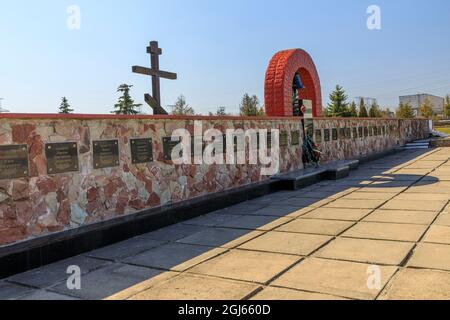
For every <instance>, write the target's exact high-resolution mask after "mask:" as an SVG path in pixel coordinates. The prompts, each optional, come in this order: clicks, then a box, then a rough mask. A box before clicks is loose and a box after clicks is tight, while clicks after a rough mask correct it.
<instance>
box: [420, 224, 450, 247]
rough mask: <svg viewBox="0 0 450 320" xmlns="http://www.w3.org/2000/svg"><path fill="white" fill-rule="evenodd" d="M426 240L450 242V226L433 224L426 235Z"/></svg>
mask: <svg viewBox="0 0 450 320" xmlns="http://www.w3.org/2000/svg"><path fill="white" fill-rule="evenodd" d="M423 241H424V242H431V243H442V244H450V227H447V226H439V225H433V226H431V227H430V230H428V232H427V234H426V235H425V237H424V239H423Z"/></svg>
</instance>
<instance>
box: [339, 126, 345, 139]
mask: <svg viewBox="0 0 450 320" xmlns="http://www.w3.org/2000/svg"><path fill="white" fill-rule="evenodd" d="M339 139H341V140H344V139H345V128H339Z"/></svg>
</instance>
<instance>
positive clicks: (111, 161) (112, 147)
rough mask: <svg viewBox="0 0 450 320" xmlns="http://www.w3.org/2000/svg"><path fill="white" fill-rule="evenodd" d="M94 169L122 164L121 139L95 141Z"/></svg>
mask: <svg viewBox="0 0 450 320" xmlns="http://www.w3.org/2000/svg"><path fill="white" fill-rule="evenodd" d="M93 144H94V148H93V152H94V169H103V168H111V167H117V166H119V165H120V159H119V141H117V140H107V141H94V142H93Z"/></svg>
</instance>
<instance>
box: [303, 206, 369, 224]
mask: <svg viewBox="0 0 450 320" xmlns="http://www.w3.org/2000/svg"><path fill="white" fill-rule="evenodd" d="M370 212H372V210H371V209H339V208H319V209H316V210H314V211H311V212H310V213H307V214H305V215H304V216H302V219H303V218H305V219H324V220H342V221H359V220H361V219H362V218H364V217H365V216H366V215H368V214H369V213H370Z"/></svg>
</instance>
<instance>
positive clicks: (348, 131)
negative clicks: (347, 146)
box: [345, 128, 352, 139]
mask: <svg viewBox="0 0 450 320" xmlns="http://www.w3.org/2000/svg"><path fill="white" fill-rule="evenodd" d="M345 138H346V139H351V138H352V129H351V128H345Z"/></svg>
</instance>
